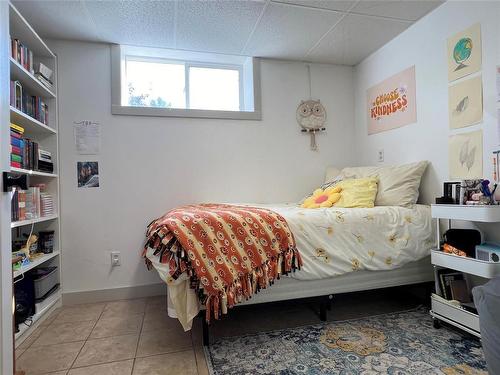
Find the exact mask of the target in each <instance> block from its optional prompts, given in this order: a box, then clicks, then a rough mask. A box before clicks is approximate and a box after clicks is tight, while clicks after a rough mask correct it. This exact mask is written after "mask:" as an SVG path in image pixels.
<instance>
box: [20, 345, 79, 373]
mask: <svg viewBox="0 0 500 375" xmlns="http://www.w3.org/2000/svg"><path fill="white" fill-rule="evenodd" d="M82 346H83V341H81V342H72V343H65V344H57V345H49V346H41V347H36V348H29V349H27V350H26V351H25V352H24V353H23V354H22V355H21V356H20V357H19V359H18V360H17V362H16V363H17V369H18V370H24V371H26V375H31V374H44V373H47V372H55V371H62V370H67V369H69V368H70V367H71V364H72V363H73V361H74V360H75V358H76V356H77V355H78V352H79V351H80V349H81V348H82Z"/></svg>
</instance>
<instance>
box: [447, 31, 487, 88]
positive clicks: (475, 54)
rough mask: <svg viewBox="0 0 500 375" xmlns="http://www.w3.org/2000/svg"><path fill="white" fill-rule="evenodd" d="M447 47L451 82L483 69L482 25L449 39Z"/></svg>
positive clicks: (449, 79)
mask: <svg viewBox="0 0 500 375" xmlns="http://www.w3.org/2000/svg"><path fill="white" fill-rule="evenodd" d="M447 45H448V48H447V56H448V81H449V82H453V81H455V80H457V79H459V78H462V77H465V76H467V75H469V74H472V73H475V72H478V71H479V70H480V69H481V53H482V51H481V25H480V24H479V23H477V24H475V25H473V26H471V27H469V28H468V29H467V30H464V31H462V32H460V33H457V34H455V35H453V36H452V37H450V38H448V41H447Z"/></svg>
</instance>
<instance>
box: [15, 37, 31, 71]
mask: <svg viewBox="0 0 500 375" xmlns="http://www.w3.org/2000/svg"><path fill="white" fill-rule="evenodd" d="M10 55H11V57H12V58H13V59H14V60H16V61H17V62H18V63H19V64H20V65H22V67H23V68H24V69H26V70H27V71H28V72H30V73H31V74H33V73H34V69H33V66H34V63H33V51H31V50H30V49H29V48H28V47H27V46H25V45H24V44H23V43H22V42H21V41H20V40H19V39H12V38H10Z"/></svg>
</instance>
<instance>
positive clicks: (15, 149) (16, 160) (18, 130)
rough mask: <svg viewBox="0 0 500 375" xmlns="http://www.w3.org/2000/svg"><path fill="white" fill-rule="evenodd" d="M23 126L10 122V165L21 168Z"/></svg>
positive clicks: (22, 158) (22, 159)
mask: <svg viewBox="0 0 500 375" xmlns="http://www.w3.org/2000/svg"><path fill="white" fill-rule="evenodd" d="M23 134H24V128H23V127H21V126H19V125H16V124H12V123H11V124H10V166H11V167H15V168H23V165H24V145H25V142H24V139H23Z"/></svg>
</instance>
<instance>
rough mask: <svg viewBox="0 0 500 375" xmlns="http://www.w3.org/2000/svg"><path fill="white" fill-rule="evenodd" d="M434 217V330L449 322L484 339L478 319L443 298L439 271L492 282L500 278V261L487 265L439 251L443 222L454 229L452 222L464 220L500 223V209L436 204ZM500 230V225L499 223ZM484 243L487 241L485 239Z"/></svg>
mask: <svg viewBox="0 0 500 375" xmlns="http://www.w3.org/2000/svg"><path fill="white" fill-rule="evenodd" d="M431 212H432V217H433V218H435V219H436V221H437V231H436V233H437V244H438V248H436V249H435V250H432V251H431V262H432V264H433V266H434V277H435V281H436V294H437V295H432V297H431V298H432V301H431V302H432V310H431V311H430V314H431V316H432V317H433V318H434V327H436V328H439V326H440V321H443V322H446V323H449V324H451V325H453V326H455V327H458V328H461V329H462V330H464V331H466V332H468V333H470V334H472V335H475V336H477V337H481V333H480V332H481V331H480V327H479V316H478V315H477V314H474V313H472V312H470V311H467V310H465V309H464V308H462V307H459V306H456V305H454V304H453V303H451V302H450V301H448V300H446V299H444V298H441V297H442V296H440V294H439V293H440V288H439V278H438V274H437V271H438V269H439V268H450V269H453V270H456V271H460V272H464V273H466V274H469V275H475V276H480V277H483V278H487V279H491V278H493V277H497V276H500V262H499V263H495V262H486V261H482V260H478V259H474V258H466V257H460V256H457V255H452V254H447V253H444V252H443V251H441V250H440V249H439V244H440V241H441V239H442V236H441V227H440V223H441V220H443V219H445V220H448V227H451V225H452V221H453V220H463V221H472V222H483V223H500V206H465V205H452V204H450V205H448V204H435V205H432V207H431ZM499 228H500V224H499ZM483 240H484V239H483Z"/></svg>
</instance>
